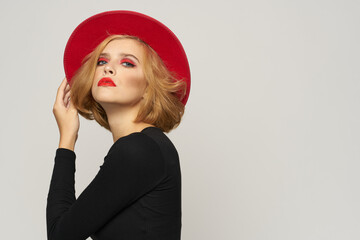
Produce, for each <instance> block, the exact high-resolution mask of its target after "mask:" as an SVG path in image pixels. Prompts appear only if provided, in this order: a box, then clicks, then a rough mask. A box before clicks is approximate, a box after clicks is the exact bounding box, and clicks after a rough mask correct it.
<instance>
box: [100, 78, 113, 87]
mask: <svg viewBox="0 0 360 240" xmlns="http://www.w3.org/2000/svg"><path fill="white" fill-rule="evenodd" d="M98 86H109V87H116V85H115V83H114V82H113V80H112V79H111V78H109V77H105V78H102V79H100V81H99V82H98Z"/></svg>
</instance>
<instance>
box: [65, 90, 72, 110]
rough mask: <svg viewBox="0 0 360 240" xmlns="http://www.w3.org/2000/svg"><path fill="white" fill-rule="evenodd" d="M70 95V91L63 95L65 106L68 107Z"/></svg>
mask: <svg viewBox="0 0 360 240" xmlns="http://www.w3.org/2000/svg"><path fill="white" fill-rule="evenodd" d="M70 94H71V91H68V92H67V93H66V94H65V97H64V102H65V106H67V105H68V102H69V98H70Z"/></svg>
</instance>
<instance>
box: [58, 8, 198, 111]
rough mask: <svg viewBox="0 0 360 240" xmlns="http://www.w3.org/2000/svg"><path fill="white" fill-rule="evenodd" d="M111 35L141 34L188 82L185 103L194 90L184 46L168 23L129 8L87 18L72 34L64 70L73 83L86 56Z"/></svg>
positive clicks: (168, 66) (168, 64) (169, 67)
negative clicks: (192, 89)
mask: <svg viewBox="0 0 360 240" xmlns="http://www.w3.org/2000/svg"><path fill="white" fill-rule="evenodd" d="M108 33H110V34H127V35H132V36H136V37H139V38H140V39H141V40H143V41H144V42H146V43H147V44H149V45H150V46H151V47H152V48H153V49H154V50H155V51H156V52H157V54H158V55H159V56H160V58H161V59H162V61H163V62H164V64H165V65H166V67H167V68H168V70H169V71H172V72H175V73H176V74H177V77H178V78H179V79H184V81H185V82H186V83H187V89H186V95H185V97H184V98H183V99H182V103H183V104H184V105H185V104H186V102H187V100H188V98H189V93H190V82H191V81H190V67H189V62H188V60H187V57H186V54H185V51H184V48H183V46H182V45H181V43H180V41H179V39H178V38H177V37H176V36H175V34H174V33H173V32H172V31H171V30H170V29H169V28H168V27H166V26H165V25H164V24H162V23H161V22H159V21H157V20H156V19H154V18H151V17H149V16H147V15H144V14H141V13H138V12H133V11H125V10H116V11H107V12H102V13H99V14H96V15H94V16H92V17H89V18H87V19H86V20H84V21H83V22H82V23H80V24H79V25H78V26H77V27H76V28H75V30H74V31H73V33H72V34H71V36H70V38H69V40H68V42H67V44H66V47H65V52H64V69H65V75H66V78H67V81H68V82H69V83H70V82H71V79H72V77H73V76H74V74H75V72H76V70H77V69H79V68H80V66H81V62H82V60H83V59H84V57H85V56H86V55H87V54H88V53H90V52H92V51H93V50H94V49H95V48H96V47H97V45H98V44H99V43H101V42H102V41H103V40H104V39H105V38H107V37H108V36H109V35H108Z"/></svg>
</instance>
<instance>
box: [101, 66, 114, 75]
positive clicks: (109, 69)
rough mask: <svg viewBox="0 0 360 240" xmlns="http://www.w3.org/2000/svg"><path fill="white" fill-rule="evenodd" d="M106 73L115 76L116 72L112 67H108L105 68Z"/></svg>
mask: <svg viewBox="0 0 360 240" xmlns="http://www.w3.org/2000/svg"><path fill="white" fill-rule="evenodd" d="M104 73H109V74H115V70H114V69H113V68H112V67H111V66H109V65H106V66H105V68H104Z"/></svg>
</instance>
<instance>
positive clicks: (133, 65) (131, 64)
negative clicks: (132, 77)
mask: <svg viewBox="0 0 360 240" xmlns="http://www.w3.org/2000/svg"><path fill="white" fill-rule="evenodd" d="M102 61H104V62H107V60H106V59H105V58H99V60H98V62H97V66H102V65H101V64H99V62H102ZM122 63H128V64H130V66H129V65H128V66H126V67H135V64H134V63H133V62H132V61H131V60H130V59H123V60H121V61H120V64H122Z"/></svg>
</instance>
